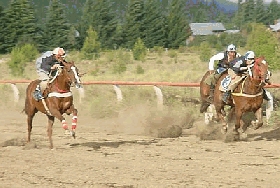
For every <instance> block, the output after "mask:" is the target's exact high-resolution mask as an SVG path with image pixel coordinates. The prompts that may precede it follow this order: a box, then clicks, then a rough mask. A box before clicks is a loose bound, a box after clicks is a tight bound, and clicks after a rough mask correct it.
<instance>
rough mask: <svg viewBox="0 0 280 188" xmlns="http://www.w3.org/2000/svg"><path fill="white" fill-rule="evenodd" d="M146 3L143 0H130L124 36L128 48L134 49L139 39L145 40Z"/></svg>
mask: <svg viewBox="0 0 280 188" xmlns="http://www.w3.org/2000/svg"><path fill="white" fill-rule="evenodd" d="M143 20H144V2H143V0H129V2H128V7H127V10H126V16H125V23H124V26H123V27H124V34H125V43H126V45H125V46H126V47H128V48H132V47H133V45H134V44H135V42H136V40H137V38H140V39H143V38H144V30H145V27H144V24H143Z"/></svg>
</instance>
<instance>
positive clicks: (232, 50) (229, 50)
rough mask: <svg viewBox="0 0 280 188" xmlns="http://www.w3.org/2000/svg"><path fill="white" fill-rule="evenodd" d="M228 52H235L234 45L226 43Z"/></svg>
mask: <svg viewBox="0 0 280 188" xmlns="http://www.w3.org/2000/svg"><path fill="white" fill-rule="evenodd" d="M227 51H228V52H236V47H235V46H234V45H233V44H230V45H228V47H227Z"/></svg>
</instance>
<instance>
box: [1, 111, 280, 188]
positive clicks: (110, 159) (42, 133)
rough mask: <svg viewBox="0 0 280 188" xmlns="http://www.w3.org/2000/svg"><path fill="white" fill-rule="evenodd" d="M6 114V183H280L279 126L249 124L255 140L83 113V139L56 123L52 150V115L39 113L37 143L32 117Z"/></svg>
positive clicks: (3, 135) (3, 138)
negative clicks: (139, 126) (150, 131)
mask: <svg viewBox="0 0 280 188" xmlns="http://www.w3.org/2000/svg"><path fill="white" fill-rule="evenodd" d="M1 113H2V114H1V120H0V123H1V133H0V144H1V145H2V146H4V147H1V148H0V187H1V188H11V187H13V188H16V187H28V188H29V187H31V188H32V187H48V188H49V187H98V188H99V187H131V188H132V187H192V188H194V187H207V188H208V187H262V188H263V187H279V186H280V178H279V174H278V173H280V167H279V165H280V150H279V148H280V142H279V139H280V129H279V128H267V127H263V128H261V129H260V130H257V131H255V130H248V133H249V134H248V140H247V141H240V142H224V141H223V140H221V139H216V140H208V139H207V138H206V137H205V135H207V134H204V138H206V140H200V138H199V136H197V135H200V133H199V131H201V127H203V126H202V125H201V123H198V122H197V123H195V126H194V128H191V129H186V130H184V134H183V136H181V137H178V138H155V137H151V136H142V135H141V134H140V135H139V134H132V133H130V134H128V132H125V131H122V129H119V128H118V127H116V126H115V125H113V126H112V125H110V122H109V121H108V122H102V123H101V121H95V120H94V119H92V118H89V117H85V116H83V115H82V114H81V115H80V116H79V125H78V126H79V127H78V129H77V139H76V140H74V139H72V138H70V137H69V136H66V135H64V132H63V130H62V128H61V127H60V124H59V123H58V122H56V123H55V126H54V135H53V140H54V146H55V149H54V150H50V149H48V145H49V143H48V140H47V136H46V122H47V121H46V117H45V116H43V115H41V114H37V115H36V116H35V121H34V127H33V132H32V143H31V144H29V145H25V142H24V141H25V140H24V139H25V137H26V131H27V128H26V124H25V122H26V120H25V115H24V114H21V113H20V112H18V111H14V110H12V111H7V110H6V111H5V110H3V111H2V112H1ZM68 122H69V121H68ZM106 124H107V126H104V125H106ZM211 134H214V133H213V132H212V133H211ZM212 136H213V135H212ZM210 137H211V135H209V138H210Z"/></svg>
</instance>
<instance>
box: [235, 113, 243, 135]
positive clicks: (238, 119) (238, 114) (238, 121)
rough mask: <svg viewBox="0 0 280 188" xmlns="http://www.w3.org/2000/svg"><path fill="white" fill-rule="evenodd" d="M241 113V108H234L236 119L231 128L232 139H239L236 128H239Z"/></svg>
mask: <svg viewBox="0 0 280 188" xmlns="http://www.w3.org/2000/svg"><path fill="white" fill-rule="evenodd" d="M242 114H243V113H242V112H241V110H239V111H237V110H235V115H236V117H235V118H236V119H235V126H234V128H233V134H234V140H239V132H238V130H239V128H240V124H241V117H242Z"/></svg>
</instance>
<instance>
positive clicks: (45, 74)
mask: <svg viewBox="0 0 280 188" xmlns="http://www.w3.org/2000/svg"><path fill="white" fill-rule="evenodd" d="M64 58H65V51H64V49H63V48H60V47H57V48H55V49H54V50H53V51H47V52H45V53H43V54H42V55H41V57H39V58H38V59H37V60H36V67H37V73H38V79H39V80H40V83H39V85H38V86H37V88H36V90H35V92H34V98H35V99H36V100H37V101H38V100H40V99H43V94H42V92H43V91H44V90H45V89H46V88H47V84H48V81H49V79H50V78H49V74H50V72H51V70H54V69H56V68H58V67H59V66H60V62H61V61H62V60H64Z"/></svg>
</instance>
